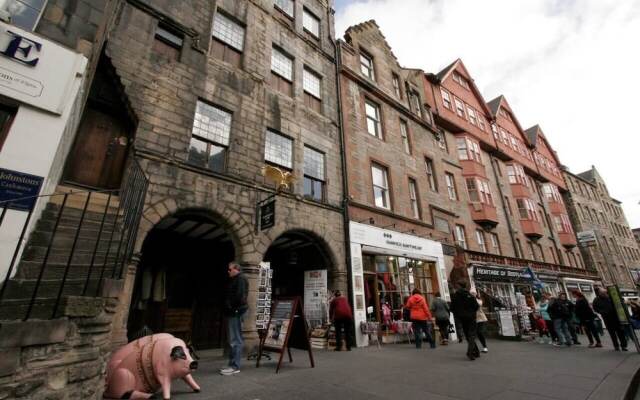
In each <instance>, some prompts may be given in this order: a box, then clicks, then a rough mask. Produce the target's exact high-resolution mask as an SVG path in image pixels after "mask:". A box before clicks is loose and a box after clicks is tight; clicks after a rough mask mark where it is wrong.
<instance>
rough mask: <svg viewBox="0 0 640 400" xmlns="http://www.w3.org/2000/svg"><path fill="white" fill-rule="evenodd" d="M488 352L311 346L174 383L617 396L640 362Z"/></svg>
mask: <svg viewBox="0 0 640 400" xmlns="http://www.w3.org/2000/svg"><path fill="white" fill-rule="evenodd" d="M489 346H490V347H489V349H490V352H489V353H488V354H487V355H483V356H482V357H481V358H480V359H479V360H476V361H474V362H471V361H468V360H467V359H466V358H465V356H464V353H465V349H466V346H465V345H464V344H457V343H456V344H452V345H450V346H447V347H444V346H440V347H438V348H437V349H435V350H430V349H428V348H423V349H422V350H420V351H418V350H416V349H415V348H414V347H413V346H411V345H408V344H398V345H387V346H384V347H383V348H381V349H377V348H375V347H371V348H366V349H357V350H354V351H352V352H350V353H348V352H341V353H337V352H327V351H319V352H315V353H314V357H315V359H316V368H314V369H311V368H309V362H308V357H307V356H306V354H305V353H304V352H302V351H294V353H293V358H294V362H293V364H287V363H284V366H283V367H282V369H281V370H280V373H279V374H277V375H276V374H275V362H267V363H265V364H264V366H261V367H260V368H259V369H256V368H255V362H250V363H245V365H244V368H243V370H242V372H241V373H240V374H237V375H233V376H230V377H224V376H221V375H219V374H218V373H217V371H218V368H220V367H221V366H222V365H224V361H223V360H222V359H220V358H218V359H208V360H203V361H202V362H201V368H200V369H199V370H198V372H197V373H196V374H195V378H196V380H197V381H198V382H199V383H200V385H201V386H202V389H203V391H202V393H200V394H191V393H189V392H188V389H187V387H186V385H184V384H183V383H182V382H177V383H176V384H175V385H174V391H173V393H174V397H175V398H178V399H184V400H198V399H226V400H235V399H237V400H257V399H259V400H275V399H305V400H314V399H354V400H356V399H406V400H408V399H416V400H417V399H420V400H424V399H429V400H445V399H448V400H454V399H469V400H471V399H473V400H477V399H486V400H507V399H522V400H538V399H539V400H542V399H563V400H574V399H575V400H582V399H590V400H593V399H608V400H613V399H619V398H621V396H622V394H623V393H624V391H625V390H626V388H627V385H628V383H629V382H630V380H631V377H632V375H633V372H634V371H635V370H637V368H638V367H640V356H639V355H637V354H636V353H635V352H628V353H619V352H614V351H613V350H611V348H610V347H609V348H606V347H607V346H610V345H609V344H608V343H605V348H604V349H588V348H586V346H585V345H584V344H583V345H582V346H574V347H572V348H564V347H563V348H555V347H553V346H551V345H542V344H538V343H523V342H505V341H490V343H489Z"/></svg>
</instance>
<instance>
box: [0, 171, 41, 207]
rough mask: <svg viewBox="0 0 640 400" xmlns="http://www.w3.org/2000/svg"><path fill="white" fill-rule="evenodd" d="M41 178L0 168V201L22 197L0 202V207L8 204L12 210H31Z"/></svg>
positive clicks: (38, 191)
mask: <svg viewBox="0 0 640 400" xmlns="http://www.w3.org/2000/svg"><path fill="white" fill-rule="evenodd" d="M43 180H44V178H43V177H41V176H35V175H30V174H25V173H23V172H18V171H11V170H9V169H4V168H0V202H4V201H7V200H14V199H22V200H16V201H11V202H7V203H0V209H1V208H4V206H8V208H10V209H12V210H19V211H31V210H32V209H33V207H34V206H35V204H36V200H37V199H38V198H37V197H36V196H38V194H40V188H41V187H42V181H43Z"/></svg>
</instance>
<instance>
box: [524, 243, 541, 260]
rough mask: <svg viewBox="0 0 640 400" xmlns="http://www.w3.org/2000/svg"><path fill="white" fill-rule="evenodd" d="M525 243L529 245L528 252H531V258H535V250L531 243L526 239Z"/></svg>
mask: <svg viewBox="0 0 640 400" xmlns="http://www.w3.org/2000/svg"><path fill="white" fill-rule="evenodd" d="M527 245H529V252H530V253H531V259H532V260H537V259H538V256H537V255H536V250H535V249H534V248H533V243H531V242H530V241H527Z"/></svg>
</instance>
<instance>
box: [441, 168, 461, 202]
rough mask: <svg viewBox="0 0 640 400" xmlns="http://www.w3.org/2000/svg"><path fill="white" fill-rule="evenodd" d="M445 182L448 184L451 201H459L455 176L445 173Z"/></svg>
mask: <svg viewBox="0 0 640 400" xmlns="http://www.w3.org/2000/svg"><path fill="white" fill-rule="evenodd" d="M444 178H445V181H446V182H447V192H448V193H449V199H450V200H458V193H457V192H456V181H455V178H454V177H453V174H451V173H450V172H445V174H444Z"/></svg>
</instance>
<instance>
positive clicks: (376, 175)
mask: <svg viewBox="0 0 640 400" xmlns="http://www.w3.org/2000/svg"><path fill="white" fill-rule="evenodd" d="M371 175H372V177H373V197H374V202H375V205H376V206H377V207H380V208H384V209H387V210H390V209H391V201H390V196H389V176H388V172H387V169H386V168H385V167H383V166H381V165H378V164H373V165H371Z"/></svg>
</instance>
